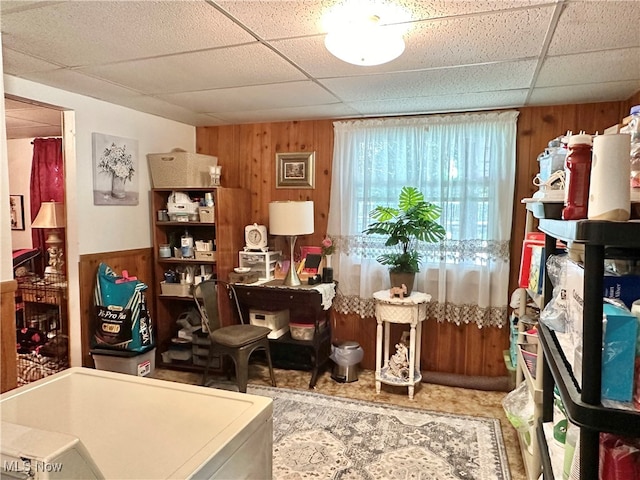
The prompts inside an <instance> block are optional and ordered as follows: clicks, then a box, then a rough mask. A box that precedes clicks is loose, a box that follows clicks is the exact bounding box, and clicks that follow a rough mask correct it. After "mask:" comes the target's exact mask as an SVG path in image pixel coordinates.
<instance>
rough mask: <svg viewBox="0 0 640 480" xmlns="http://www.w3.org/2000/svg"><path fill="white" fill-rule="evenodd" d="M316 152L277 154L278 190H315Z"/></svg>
mask: <svg viewBox="0 0 640 480" xmlns="http://www.w3.org/2000/svg"><path fill="white" fill-rule="evenodd" d="M315 180H316V179H315V152H299V153H276V188H315V186H316V184H315Z"/></svg>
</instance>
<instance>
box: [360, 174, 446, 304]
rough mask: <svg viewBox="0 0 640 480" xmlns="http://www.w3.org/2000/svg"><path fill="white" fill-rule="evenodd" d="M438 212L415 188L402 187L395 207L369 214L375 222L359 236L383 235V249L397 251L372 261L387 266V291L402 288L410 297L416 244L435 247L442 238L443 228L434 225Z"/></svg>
mask: <svg viewBox="0 0 640 480" xmlns="http://www.w3.org/2000/svg"><path fill="white" fill-rule="evenodd" d="M441 212H442V208H441V207H440V206H438V205H436V204H434V203H430V202H426V201H425V200H424V195H423V194H422V192H420V191H419V190H418V189H417V188H415V187H407V186H405V187H402V190H401V191H400V196H399V199H398V206H397V207H386V206H381V205H378V206H377V207H376V208H374V209H373V210H372V211H371V212H370V213H369V216H370V217H371V218H373V219H374V220H375V221H374V222H373V223H371V224H370V225H369V226H368V227H367V228H366V229H365V230H364V232H363V233H365V234H367V235H386V236H387V240H386V242H385V245H386V246H387V247H396V248H397V251H396V252H392V253H384V254H382V255H380V256H379V257H378V258H377V259H376V260H377V261H378V262H380V263H381V264H382V265H388V266H389V274H390V278H391V287H401V286H402V285H403V284H404V285H406V287H407V295H410V294H411V290H412V289H413V281H414V279H415V275H416V273H417V272H419V271H420V263H421V261H422V255H421V254H420V252H418V250H417V242H418V241H422V242H429V243H436V242H439V241H440V240H442V239H443V238H444V236H445V234H446V232H445V229H444V227H443V226H442V225H440V224H439V223H438V222H437V221H436V220H437V219H438V218H440V214H441Z"/></svg>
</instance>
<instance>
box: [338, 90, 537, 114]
mask: <svg viewBox="0 0 640 480" xmlns="http://www.w3.org/2000/svg"><path fill="white" fill-rule="evenodd" d="M526 98H527V90H505V91H498V92H486V93H462V94H458V95H438V96H432V97H415V98H404V99H400V100H395V99H394V100H378V101H372V102H369V101H363V102H349V103H348V104H349V105H350V106H352V107H353V108H354V109H356V110H357V111H359V112H360V113H362V114H363V115H368V116H372V115H379V114H384V115H398V114H404V115H417V114H422V113H442V112H453V111H465V110H483V109H494V108H511V107H517V106H518V105H522V103H523V102H524V101H525V100H526Z"/></svg>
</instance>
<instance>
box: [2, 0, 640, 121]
mask: <svg viewBox="0 0 640 480" xmlns="http://www.w3.org/2000/svg"><path fill="white" fill-rule="evenodd" d="M345 1H351V2H353V1H360V2H362V1H364V0H345ZM379 1H380V0H379ZM338 3H340V0H299V1H285V0H282V1H281V0H237V1H227V0H220V1H204V0H201V1H192V0H175V1H152V0H148V1H13V0H2V1H0V14H1V21H0V25H1V30H2V54H3V60H4V65H3V67H4V73H6V74H9V75H13V76H17V77H21V78H25V79H28V80H32V81H34V82H38V83H42V84H45V85H50V86H53V87H56V88H60V89H63V90H68V91H72V92H76V93H79V94H83V95H87V96H90V97H94V98H97V99H101V100H105V101H107V102H110V103H114V104H118V105H123V106H127V107H130V108H133V109H135V110H139V111H143V112H147V113H151V114H155V115H159V116H161V117H165V118H169V119H173V120H176V121H180V122H184V123H187V124H190V125H196V126H202V125H222V124H236V123H256V122H267V121H288V120H309V119H321V118H357V117H372V116H385V115H411V114H427V113H437V112H456V111H476V110H488V109H496V108H509V107H522V106H527V105H553V104H570V103H587V102H600V101H620V100H626V99H628V98H629V97H631V96H632V95H633V94H634V93H635V92H637V91H639V90H640V28H638V19H640V0H629V1H584V0H581V1H571V0H566V1H564V0H557V1H556V0H518V1H508V0H472V1H463V0H395V3H397V4H398V5H400V6H401V7H403V8H405V9H406V10H408V11H410V13H411V21H410V22H409V23H408V24H407V27H408V32H407V33H406V34H405V40H406V50H405V52H404V53H403V54H402V55H401V56H400V57H399V58H397V59H396V60H394V61H392V62H390V63H387V64H384V65H379V66H374V67H359V66H354V65H350V64H347V63H344V62H342V61H340V60H338V59H337V58H335V57H333V56H332V55H331V54H330V53H329V52H328V51H327V50H326V49H325V47H324V37H325V34H326V32H325V30H324V27H323V26H322V18H323V15H324V14H325V13H326V12H327V11H329V10H330V9H331V8H333V7H335V6H336V4H338Z"/></svg>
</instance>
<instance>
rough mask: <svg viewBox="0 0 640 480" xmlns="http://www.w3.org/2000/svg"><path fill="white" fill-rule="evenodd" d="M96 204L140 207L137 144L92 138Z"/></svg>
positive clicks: (101, 135)
mask: <svg viewBox="0 0 640 480" xmlns="http://www.w3.org/2000/svg"><path fill="white" fill-rule="evenodd" d="M91 143H92V149H93V204H94V205H138V197H139V191H138V177H139V169H138V141H137V140H135V139H131V138H123V137H115V136H113V135H107V134H104V133H96V132H93V133H92V134H91Z"/></svg>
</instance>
